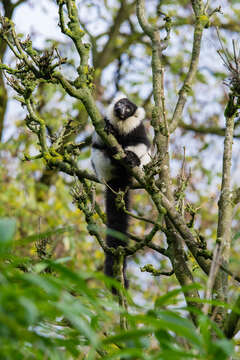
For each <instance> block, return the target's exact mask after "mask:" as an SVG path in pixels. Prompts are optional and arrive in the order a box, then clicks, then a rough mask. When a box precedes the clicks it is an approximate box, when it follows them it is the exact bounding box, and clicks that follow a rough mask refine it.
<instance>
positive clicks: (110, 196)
mask: <svg viewBox="0 0 240 360" xmlns="http://www.w3.org/2000/svg"><path fill="white" fill-rule="evenodd" d="M118 171H119V175H120V173H121V175H120V177H119V178H115V179H113V180H111V181H109V182H108V185H109V187H110V188H111V189H113V190H114V192H118V191H119V190H121V191H125V190H126V187H127V186H128V185H130V177H129V175H128V174H127V172H126V171H125V169H121V170H120V169H118ZM109 187H107V188H106V210H107V227H108V228H109V229H113V230H116V231H119V232H120V233H122V234H126V231H127V228H128V216H127V214H126V213H125V212H124V211H123V210H122V209H117V208H116V204H115V200H116V194H115V193H114V192H113V191H112V190H111V189H110V188H109ZM124 201H125V206H126V209H129V191H127V192H126V193H125V195H124ZM106 243H107V245H108V246H109V247H113V248H117V247H118V246H126V242H125V241H123V240H120V239H118V238H116V237H114V236H112V235H110V234H107V238H106ZM114 260H115V257H114V255H111V254H106V257H105V264H104V272H105V274H106V275H108V276H110V277H114ZM123 277H124V286H125V287H126V288H127V287H128V280H127V277H126V258H125V259H124V264H123ZM112 291H113V293H115V292H116V291H115V289H114V288H113V289H112Z"/></svg>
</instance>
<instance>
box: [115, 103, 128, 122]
mask: <svg viewBox="0 0 240 360" xmlns="http://www.w3.org/2000/svg"><path fill="white" fill-rule="evenodd" d="M114 112H115V115H116V116H117V117H118V118H119V119H121V120H125V119H126V118H127V112H126V106H125V105H124V104H121V103H118V104H116V105H115V108H114Z"/></svg>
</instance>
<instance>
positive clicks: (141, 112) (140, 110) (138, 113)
mask: <svg viewBox="0 0 240 360" xmlns="http://www.w3.org/2000/svg"><path fill="white" fill-rule="evenodd" d="M145 115H146V112H145V110H144V108H143V107H138V108H137V110H136V112H135V114H134V116H135V117H136V118H138V119H139V120H141V121H142V120H143V119H144V118H145Z"/></svg>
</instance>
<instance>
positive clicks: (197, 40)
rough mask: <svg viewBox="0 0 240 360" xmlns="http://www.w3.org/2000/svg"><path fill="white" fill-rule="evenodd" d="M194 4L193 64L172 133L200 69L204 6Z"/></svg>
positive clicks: (175, 116) (179, 100)
mask: <svg viewBox="0 0 240 360" xmlns="http://www.w3.org/2000/svg"><path fill="white" fill-rule="evenodd" d="M192 3H193V8H194V12H195V15H196V19H195V29H194V38H193V47H192V56H191V62H190V66H189V70H188V73H187V75H186V78H185V80H184V83H183V86H182V88H181V89H180V91H179V97H178V101H177V104H176V107H175V110H174V113H173V117H172V121H171V124H170V127H169V130H170V132H171V133H172V132H173V131H174V130H175V129H176V127H177V126H178V123H179V120H180V118H181V116H182V113H183V108H184V106H185V103H186V101H187V96H188V93H189V90H190V88H191V86H192V84H193V81H194V79H195V76H196V73H197V69H198V61H199V56H200V49H201V41H202V33H203V29H204V24H203V23H202V22H201V20H200V15H201V8H202V6H200V4H201V3H202V1H198V0H196V1H192Z"/></svg>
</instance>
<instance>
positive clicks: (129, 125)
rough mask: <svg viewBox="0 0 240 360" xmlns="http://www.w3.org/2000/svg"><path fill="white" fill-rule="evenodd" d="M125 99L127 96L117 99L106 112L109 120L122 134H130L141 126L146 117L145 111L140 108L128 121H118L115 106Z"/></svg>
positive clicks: (120, 96)
mask: <svg viewBox="0 0 240 360" xmlns="http://www.w3.org/2000/svg"><path fill="white" fill-rule="evenodd" d="M125 98H126V96H125V95H122V94H120V95H118V96H117V97H115V98H114V100H113V101H112V103H111V104H110V105H109V106H108V108H107V112H106V115H107V119H108V120H109V122H110V123H111V124H112V125H113V126H114V127H115V128H116V129H118V131H119V133H120V134H128V133H130V132H131V131H132V130H134V129H135V128H136V127H138V126H139V125H140V124H141V122H142V121H143V119H144V117H145V110H144V109H143V108H142V107H138V108H137V110H136V111H135V113H134V115H132V116H130V117H129V118H127V119H126V120H120V119H118V118H117V117H116V116H115V114H114V106H115V104H116V103H117V102H118V101H119V100H121V99H125Z"/></svg>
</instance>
